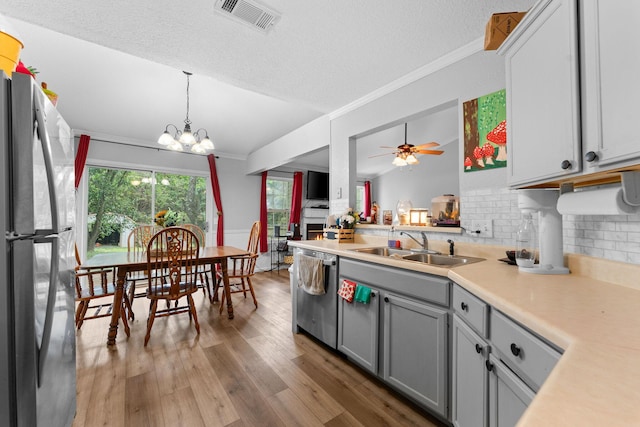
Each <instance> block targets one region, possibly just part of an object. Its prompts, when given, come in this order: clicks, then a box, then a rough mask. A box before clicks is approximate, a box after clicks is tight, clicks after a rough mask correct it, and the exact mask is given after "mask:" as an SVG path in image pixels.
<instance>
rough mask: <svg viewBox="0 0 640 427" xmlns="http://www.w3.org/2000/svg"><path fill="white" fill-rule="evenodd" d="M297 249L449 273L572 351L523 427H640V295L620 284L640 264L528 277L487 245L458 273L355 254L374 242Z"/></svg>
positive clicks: (580, 264) (576, 265) (583, 261)
mask: <svg viewBox="0 0 640 427" xmlns="http://www.w3.org/2000/svg"><path fill="white" fill-rule="evenodd" d="M290 245H291V246H294V247H295V246H297V247H303V248H308V249H316V250H322V251H325V252H329V253H334V254H336V255H342V256H348V257H351V258H355V259H360V260H362V261H369V262H378V263H380V264H384V265H389V266H391V267H400V268H407V269H411V270H415V271H421V272H424V273H430V274H436V275H440V276H448V277H449V278H450V279H451V280H452V281H454V282H456V283H458V284H459V285H460V286H462V287H464V288H466V289H467V290H469V291H470V292H472V293H473V294H475V295H477V296H478V297H479V298H481V299H483V300H484V301H485V302H487V303H488V304H490V305H492V306H493V307H495V308H496V309H498V310H500V311H502V312H503V313H505V314H507V315H508V316H509V317H511V318H512V319H514V320H516V321H518V322H519V323H521V324H523V325H524V326H526V327H527V328H529V329H531V330H532V331H534V332H536V333H538V334H539V335H541V336H543V337H544V338H546V339H547V340H548V341H550V342H552V343H554V344H555V345H556V346H558V347H560V348H562V349H564V354H563V356H562V358H561V359H560V361H559V362H558V364H557V365H556V367H555V368H554V370H553V371H552V372H551V375H550V376H549V377H548V378H547V381H546V382H545V383H544V384H543V386H542V388H541V389H540V390H539V391H538V394H537V395H536V398H535V399H534V400H533V402H532V404H531V405H530V406H529V408H528V409H527V411H526V412H525V413H524V415H523V416H522V418H521V419H520V422H519V423H518V426H540V425H545V426H604V425H606V426H618V425H620V426H622V425H624V426H629V425H640V290H639V289H638V288H637V287H634V286H633V285H625V286H623V285H621V284H619V283H620V282H629V283H633V282H638V280H637V279H634V277H635V278H637V277H638V275H639V274H640V267H639V266H633V265H629V264H622V263H615V262H608V261H603V260H594V259H593V258H589V257H580V256H575V257H577V258H580V259H576V260H573V259H572V260H570V264H569V267H570V268H571V269H572V274H569V275H559V276H547V275H536V274H528V273H521V272H519V271H518V268H517V267H516V266H511V265H508V264H505V263H503V262H500V261H498V260H497V259H498V258H499V257H500V255H499V254H500V252H499V251H495V252H491V250H490V249H484V248H483V246H482V245H476V247H473V246H471V245H469V246H467V247H463V248H460V251H462V250H464V251H465V252H463V254H464V255H469V256H482V257H485V258H487V260H486V261H483V262H480V263H475V264H469V265H463V266H459V267H454V268H451V269H447V268H443V267H434V266H428V265H423V264H419V263H414V262H408V261H403V260H395V259H390V258H386V257H380V256H376V255H368V254H362V253H358V252H352V251H349V249H355V248H358V247H369V246H376V245H375V244H372V242H371V241H367V242H361V243H340V244H338V243H336V242H335V241H330V240H322V241H298V242H290ZM377 246H380V245H379V244H378V245H377ZM436 249H438V250H441V251H443V252H444V250H443V249H442V248H436ZM460 251H458V252H460ZM483 251H484V252H483ZM502 254H504V252H502ZM493 255H497V256H493ZM590 264H591V265H597V267H598V268H597V271H596V269H594V268H593V267H589V265H590ZM620 271H624V276H625V277H620V276H621V274H620ZM629 276H631V277H629ZM609 277H610V278H611V279H610V280H611V281H605V280H602V278H609ZM598 279H600V280H598ZM606 280H609V279H606ZM623 284H625V283H623Z"/></svg>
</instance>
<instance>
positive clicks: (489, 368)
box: [484, 360, 493, 372]
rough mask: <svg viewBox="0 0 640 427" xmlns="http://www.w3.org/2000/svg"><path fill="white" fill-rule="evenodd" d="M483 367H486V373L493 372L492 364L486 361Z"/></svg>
mask: <svg viewBox="0 0 640 427" xmlns="http://www.w3.org/2000/svg"><path fill="white" fill-rule="evenodd" d="M484 366H486V367H487V371H489V372H491V371H493V363H491V362H489V361H488V360H487V361H486V362H484Z"/></svg>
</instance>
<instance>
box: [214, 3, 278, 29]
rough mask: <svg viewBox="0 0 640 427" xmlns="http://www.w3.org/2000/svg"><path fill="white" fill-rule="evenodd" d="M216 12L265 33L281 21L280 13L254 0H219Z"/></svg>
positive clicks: (215, 8) (215, 7)
mask: <svg viewBox="0 0 640 427" xmlns="http://www.w3.org/2000/svg"><path fill="white" fill-rule="evenodd" d="M214 10H215V11H216V12H218V13H220V14H222V15H224V16H226V17H228V18H232V19H234V20H236V21H239V22H242V23H243V24H246V25H249V26H251V27H252V28H254V29H256V30H259V31H262V32H265V33H266V32H267V31H269V30H270V29H271V27H273V26H274V25H275V24H276V22H278V21H279V20H280V14H279V13H278V12H276V11H275V10H272V9H269V8H267V7H265V6H263V5H261V4H260V3H257V2H255V1H254V0H217V1H216V3H215V6H214Z"/></svg>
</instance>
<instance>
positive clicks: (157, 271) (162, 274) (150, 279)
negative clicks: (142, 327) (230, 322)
mask: <svg viewBox="0 0 640 427" xmlns="http://www.w3.org/2000/svg"><path fill="white" fill-rule="evenodd" d="M199 249H200V248H199V242H198V238H197V237H196V235H195V234H194V233H193V232H192V231H189V230H187V229H185V228H182V227H167V228H164V229H162V230H160V231H159V232H157V233H156V234H155V235H154V236H153V237H152V238H151V240H150V241H149V243H148V245H147V272H148V276H147V292H146V296H147V298H149V300H151V304H150V306H149V318H148V319H147V334H146V336H145V338H144V345H145V346H146V345H147V343H148V342H149V338H150V337H151V328H152V327H153V322H154V320H155V318H156V317H164V316H171V315H174V314H180V313H189V317H190V318H191V319H193V321H194V323H195V327H196V331H197V332H198V334H200V324H199V323H198V315H197V313H196V307H195V304H194V302H193V296H192V294H193V293H194V292H197V291H198V283H197V281H198V274H199V270H198V259H199ZM183 297H186V299H187V305H182V306H180V305H178V304H171V302H174V301H176V302H177V301H178V300H180V299H181V298H183ZM161 300H165V301H166V303H167V304H166V308H165V309H158V302H159V301H161Z"/></svg>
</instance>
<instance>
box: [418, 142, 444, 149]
mask: <svg viewBox="0 0 640 427" xmlns="http://www.w3.org/2000/svg"><path fill="white" fill-rule="evenodd" d="M439 145H440V144H438V143H437V142H435V141H431V142H427V143H425V144H420V145H416V146H415V147H414V148H417V149H418V150H420V149H423V148H430V147H437V146H439Z"/></svg>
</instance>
